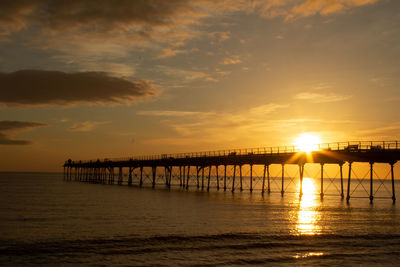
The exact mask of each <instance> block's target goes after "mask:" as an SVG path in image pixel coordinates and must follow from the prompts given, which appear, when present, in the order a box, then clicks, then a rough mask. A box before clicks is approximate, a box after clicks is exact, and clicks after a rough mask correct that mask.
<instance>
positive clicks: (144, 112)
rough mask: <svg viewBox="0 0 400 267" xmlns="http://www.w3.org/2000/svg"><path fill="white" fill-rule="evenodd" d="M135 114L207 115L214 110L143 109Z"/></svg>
mask: <svg viewBox="0 0 400 267" xmlns="http://www.w3.org/2000/svg"><path fill="white" fill-rule="evenodd" d="M136 114H137V115H147V116H171V117H182V116H209V115H213V114H215V113H214V112H201V111H178V110H143V111H138V112H136Z"/></svg>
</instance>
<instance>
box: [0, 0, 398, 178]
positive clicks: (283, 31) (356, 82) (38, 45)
mask: <svg viewBox="0 0 400 267" xmlns="http://www.w3.org/2000/svg"><path fill="white" fill-rule="evenodd" d="M0 10H1V12H0V51H3V53H0V109H1V112H0V171H59V170H61V165H62V164H63V162H64V160H65V159H68V158H72V159H95V158H104V157H107V158H110V157H125V156H130V155H143V154H159V153H175V152H187V151H202V150H217V149H224V148H227V149H228V148H244V147H260V146H277V145H290V144H293V142H294V141H295V138H296V137H297V136H299V135H300V134H301V133H303V132H309V133H313V134H315V135H318V136H319V137H320V138H321V139H322V141H323V142H331V141H348V140H396V139H398V136H399V131H400V120H399V115H398V103H399V101H400V92H399V89H398V88H399V84H400V78H399V75H398V70H399V69H400V63H399V62H400V60H399V59H400V57H399V56H400V46H399V43H400V42H399V41H400V40H399V36H400V32H399V31H400V17H399V15H398V14H399V12H398V11H399V10H400V2H399V1H396V0H326V1H324V0H320V1H317V0H297V1H296V0H270V1H268V0H266V1H257V0H256V1H241V0H239V1H228V0H226V1H207V0H204V1H178V0H176V1H161V0H160V1H157V0H156V1H89V0H87V1H86V0H79V1H78V0H76V1H75V0H70V1H44V0H38V1H18V0H16V1H1V2H0Z"/></svg>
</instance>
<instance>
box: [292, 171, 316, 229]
mask: <svg viewBox="0 0 400 267" xmlns="http://www.w3.org/2000/svg"><path fill="white" fill-rule="evenodd" d="M298 186H299V187H300V184H299V185H298ZM318 201H319V200H318V196H317V192H316V186H315V183H314V179H312V178H304V179H303V196H302V197H301V199H299V202H298V205H299V206H298V210H297V221H296V232H297V234H299V235H315V234H318V233H319V232H320V226H319V225H318V221H319V219H320V217H321V215H320V213H319V211H318V205H319V203H318Z"/></svg>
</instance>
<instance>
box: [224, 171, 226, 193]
mask: <svg viewBox="0 0 400 267" xmlns="http://www.w3.org/2000/svg"><path fill="white" fill-rule="evenodd" d="M224 191H226V165H224Z"/></svg>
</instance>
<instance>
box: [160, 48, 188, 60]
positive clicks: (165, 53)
mask: <svg viewBox="0 0 400 267" xmlns="http://www.w3.org/2000/svg"><path fill="white" fill-rule="evenodd" d="M183 53H187V51H185V50H182V49H173V48H170V47H168V48H164V49H163V50H162V54H161V55H159V56H158V57H157V58H158V59H163V58H169V57H173V56H175V55H177V54H183Z"/></svg>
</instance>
